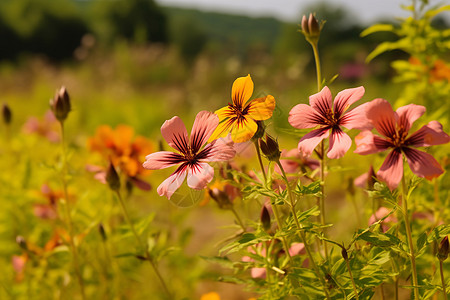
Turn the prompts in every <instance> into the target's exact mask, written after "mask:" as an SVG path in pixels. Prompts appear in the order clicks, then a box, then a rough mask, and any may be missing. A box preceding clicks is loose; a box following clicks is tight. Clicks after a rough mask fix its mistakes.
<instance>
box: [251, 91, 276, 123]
mask: <svg viewBox="0 0 450 300" xmlns="http://www.w3.org/2000/svg"><path fill="white" fill-rule="evenodd" d="M248 107H249V108H248V115H247V116H248V117H249V118H252V119H253V120H256V121H262V120H267V119H269V118H270V117H272V113H273V110H274V109H275V98H274V97H273V96H272V95H267V96H266V97H263V98H257V99H254V100H252V101H251V102H250V103H249V104H248Z"/></svg>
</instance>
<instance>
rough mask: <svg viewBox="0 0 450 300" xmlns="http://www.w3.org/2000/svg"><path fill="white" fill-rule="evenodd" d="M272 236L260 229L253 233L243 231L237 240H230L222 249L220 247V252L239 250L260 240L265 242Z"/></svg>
mask: <svg viewBox="0 0 450 300" xmlns="http://www.w3.org/2000/svg"><path fill="white" fill-rule="evenodd" d="M272 239H273V237H272V236H270V235H268V234H267V233H265V232H264V231H260V232H258V233H256V234H254V233H244V234H243V235H242V236H241V237H240V238H239V239H238V240H237V241H235V242H232V243H231V244H229V245H226V246H225V247H223V248H222V249H220V251H219V252H220V253H223V252H227V253H233V252H236V251H240V250H242V249H245V248H247V247H248V246H252V245H255V244H258V243H261V242H266V241H270V240H272Z"/></svg>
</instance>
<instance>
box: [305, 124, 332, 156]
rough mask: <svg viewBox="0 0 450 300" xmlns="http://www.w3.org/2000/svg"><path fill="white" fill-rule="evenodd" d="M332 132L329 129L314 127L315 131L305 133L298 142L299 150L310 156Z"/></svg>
mask: <svg viewBox="0 0 450 300" xmlns="http://www.w3.org/2000/svg"><path fill="white" fill-rule="evenodd" d="M329 134H330V130H329V129H323V128H319V129H314V130H313V131H311V132H309V133H307V134H305V135H304V136H303V137H302V138H301V139H300V141H299V142H298V151H300V152H301V153H303V154H304V155H305V156H310V155H311V154H312V152H313V151H314V148H316V146H317V145H318V144H319V143H320V142H321V141H322V140H323V139H326V138H327V137H328V136H329Z"/></svg>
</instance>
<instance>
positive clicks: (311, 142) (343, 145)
mask: <svg viewBox="0 0 450 300" xmlns="http://www.w3.org/2000/svg"><path fill="white" fill-rule="evenodd" d="M363 95H364V87H362V86H360V87H357V88H352V89H346V90H343V91H341V92H339V93H338V94H337V96H336V98H335V99H334V103H332V101H333V98H332V95H331V92H330V89H329V88H328V87H324V88H323V89H322V91H320V92H319V93H317V94H314V95H312V96H310V97H309V104H310V105H306V104H298V105H296V106H294V107H293V108H292V109H291V111H290V112H289V123H290V124H291V125H292V126H293V127H295V128H300V129H304V128H313V127H316V126H319V128H317V129H314V130H313V131H311V132H309V133H307V134H306V135H305V136H303V137H302V138H301V139H300V142H299V143H298V150H299V151H300V152H302V153H304V154H305V155H307V156H309V155H311V153H312V152H313V151H314V148H316V146H317V145H318V144H319V143H320V142H321V141H322V140H323V139H325V138H327V137H330V145H329V148H328V155H327V156H328V157H329V158H331V159H336V158H340V157H342V156H344V155H345V153H346V152H347V151H348V149H350V146H351V144H352V140H351V139H350V137H349V136H348V135H347V134H346V133H344V131H342V129H341V126H343V127H345V128H347V129H353V128H355V129H370V126H369V124H368V123H367V121H366V119H365V114H364V108H365V104H363V105H360V106H358V107H356V108H354V109H352V110H350V111H347V110H348V108H349V107H350V106H351V105H352V104H353V103H355V102H356V101H358V100H359V99H361V97H362V96H363ZM332 104H333V107H332ZM330 132H331V133H330Z"/></svg>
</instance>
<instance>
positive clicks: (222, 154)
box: [197, 136, 236, 161]
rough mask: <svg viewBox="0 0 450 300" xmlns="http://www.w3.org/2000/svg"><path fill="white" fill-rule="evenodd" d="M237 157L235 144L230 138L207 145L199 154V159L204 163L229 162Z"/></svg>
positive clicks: (220, 139)
mask: <svg viewBox="0 0 450 300" xmlns="http://www.w3.org/2000/svg"><path fill="white" fill-rule="evenodd" d="M235 155H236V150H235V148H234V143H233V141H232V140H231V137H230V136H227V137H225V138H219V139H217V140H214V141H212V143H210V144H208V145H206V147H205V148H203V150H202V151H201V152H200V153H199V154H198V156H197V157H198V159H200V160H202V161H227V160H230V159H232V158H233V157H234V156H235Z"/></svg>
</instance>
